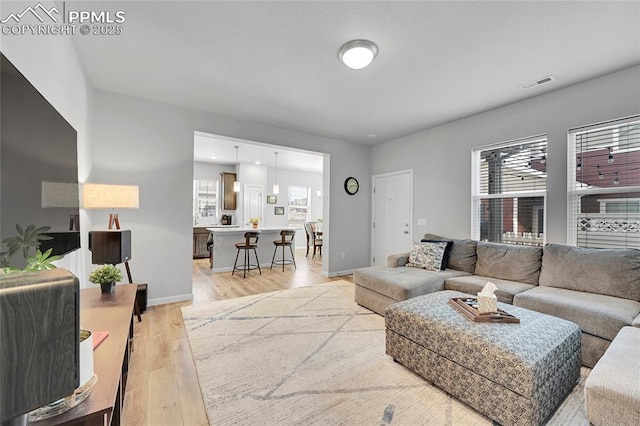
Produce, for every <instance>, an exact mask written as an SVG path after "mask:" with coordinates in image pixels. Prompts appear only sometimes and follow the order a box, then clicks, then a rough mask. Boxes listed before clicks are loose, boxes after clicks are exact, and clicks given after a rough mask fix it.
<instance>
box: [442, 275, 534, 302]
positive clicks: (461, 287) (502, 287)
mask: <svg viewBox="0 0 640 426" xmlns="http://www.w3.org/2000/svg"><path fill="white" fill-rule="evenodd" d="M487 281H491V282H492V283H494V284H495V285H496V287H498V290H496V292H495V295H496V297H497V298H498V302H503V303H509V304H513V296H515V295H516V294H518V293H522V292H523V291H527V290H530V289H532V288H535V286H534V285H532V284H525V283H521V282H516V281H509V280H502V279H500V278H492V277H481V276H478V275H470V276H468V277H454V278H447V279H446V280H445V282H444V289H445V290H456V291H461V292H463V293H469V294H473V295H476V294H477V293H479V292H480V290H482V287H484V286H485V284H486V283H487Z"/></svg>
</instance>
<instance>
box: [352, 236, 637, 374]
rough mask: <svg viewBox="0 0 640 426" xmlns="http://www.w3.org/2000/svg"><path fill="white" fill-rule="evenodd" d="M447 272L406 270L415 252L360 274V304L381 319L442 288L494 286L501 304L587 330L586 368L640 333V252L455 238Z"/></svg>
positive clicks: (584, 339)
mask: <svg viewBox="0 0 640 426" xmlns="http://www.w3.org/2000/svg"><path fill="white" fill-rule="evenodd" d="M424 238H425V239H426V240H448V241H453V245H452V248H451V252H450V256H449V261H448V263H447V268H446V269H445V270H443V271H427V270H424V269H419V268H413V267H405V265H406V264H407V261H408V257H409V253H403V254H398V255H393V256H390V257H389V259H388V262H387V266H375V267H369V268H363V269H358V270H355V271H354V273H353V280H354V283H355V285H356V287H355V301H356V302H357V303H358V304H360V305H362V306H364V307H366V308H368V309H371V310H373V311H375V312H377V313H379V314H380V315H384V311H385V309H386V308H387V307H388V306H389V305H391V304H393V303H396V302H399V301H402V300H406V299H410V298H412V297H416V296H421V295H424V294H428V293H432V292H435V291H440V290H457V291H461V292H463V293H470V294H476V293H477V292H479V291H480V290H481V289H482V287H483V286H484V285H485V284H486V283H487V281H491V282H493V283H494V284H495V285H496V286H497V287H498V290H497V291H496V293H495V294H496V296H497V297H498V301H499V302H504V303H509V304H513V305H516V306H521V307H524V308H527V309H531V310H534V311H538V312H542V313H545V314H549V315H553V316H556V317H560V318H564V319H566V320H569V321H572V322H574V323H576V324H578V325H579V326H580V328H581V331H582V364H583V365H585V366H587V367H593V366H594V365H595V363H596V362H597V361H598V359H600V357H601V356H602V354H603V353H604V352H605V350H606V349H607V347H608V346H609V344H610V343H611V341H612V340H613V338H614V337H615V336H616V334H617V333H618V331H619V330H620V329H621V328H622V327H624V326H635V327H640V250H635V249H584V248H579V247H572V246H564V245H559V244H547V245H546V246H545V247H544V248H542V247H534V246H514V245H507V244H495V243H485V242H477V241H474V240H451V239H447V238H443V237H440V236H437V235H433V234H426V235H425V237H424Z"/></svg>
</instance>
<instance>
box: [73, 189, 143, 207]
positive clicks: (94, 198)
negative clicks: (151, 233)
mask: <svg viewBox="0 0 640 426" xmlns="http://www.w3.org/2000/svg"><path fill="white" fill-rule="evenodd" d="M82 201H83V203H82V207H83V208H85V209H137V208H139V207H140V205H139V203H140V201H139V191H138V186H137V185H107V184H102V183H85V184H84V185H83V186H82Z"/></svg>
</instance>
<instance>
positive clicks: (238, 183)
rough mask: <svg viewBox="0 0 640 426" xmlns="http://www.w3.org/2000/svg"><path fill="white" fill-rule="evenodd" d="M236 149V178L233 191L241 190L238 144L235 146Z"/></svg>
mask: <svg viewBox="0 0 640 426" xmlns="http://www.w3.org/2000/svg"><path fill="white" fill-rule="evenodd" d="M234 148H235V149H236V180H235V181H234V182H233V192H240V182H239V181H238V168H239V165H238V148H240V147H239V146H238V145H236V146H235V147H234Z"/></svg>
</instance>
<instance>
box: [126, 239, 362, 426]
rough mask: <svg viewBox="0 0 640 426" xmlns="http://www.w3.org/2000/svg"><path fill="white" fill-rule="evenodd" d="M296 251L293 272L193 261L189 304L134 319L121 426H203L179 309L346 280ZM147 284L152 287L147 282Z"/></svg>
mask: <svg viewBox="0 0 640 426" xmlns="http://www.w3.org/2000/svg"><path fill="white" fill-rule="evenodd" d="M304 254H305V251H304V250H296V261H297V263H298V265H297V266H298V269H297V270H293V267H292V266H286V267H285V272H282V267H281V266H280V267H276V266H274V267H273V270H269V268H263V270H262V275H259V274H258V271H250V272H249V274H248V275H247V278H246V279H244V278H242V273H240V274H239V275H238V273H237V272H236V274H235V275H234V276H231V272H222V273H213V272H212V271H211V269H210V268H209V261H208V259H198V260H194V261H193V302H183V303H171V304H167V305H160V306H153V307H150V308H148V309H147V311H146V312H145V313H144V314H143V316H142V322H140V323H139V322H137V321H134V334H135V337H134V351H133V354H132V356H131V364H130V367H129V378H128V382H127V391H126V394H125V402H124V409H123V416H122V424H123V425H126V426H128V425H149V426H160V425H170V426H180V425H185V426H198V425H208V424H209V423H208V420H207V415H206V413H205V409H204V404H203V402H202V396H201V394H200V387H199V385H198V379H197V376H196V372H195V367H194V365H193V359H192V358H191V350H190V348H189V341H188V340H187V335H186V332H185V329H184V322H183V320H182V313H181V311H180V308H181V307H182V306H187V305H190V304H191V303H194V304H199V303H207V302H212V301H216V300H223V299H230V298H234V297H241V296H249V295H252V294H259V293H266V292H270V291H276V290H283V289H287V288H293V287H301V286H306V285H311V284H316V283H320V282H326V281H336V280H340V279H344V280H347V281H350V280H351V277H350V276H345V277H337V278H327V277H324V276H323V275H322V272H321V271H322V260H321V259H322V258H321V257H320V256H316V259H311V255H309V258H305V255H304ZM149 285H153V283H150V284H149Z"/></svg>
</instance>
